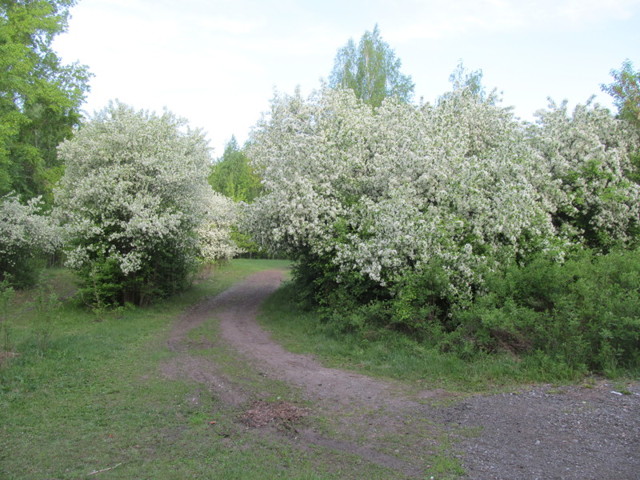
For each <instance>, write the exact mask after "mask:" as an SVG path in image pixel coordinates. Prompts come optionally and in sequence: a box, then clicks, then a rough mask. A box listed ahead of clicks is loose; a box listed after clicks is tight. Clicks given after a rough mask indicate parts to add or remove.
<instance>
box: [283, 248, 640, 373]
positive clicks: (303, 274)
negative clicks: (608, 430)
mask: <svg viewBox="0 0 640 480" xmlns="http://www.w3.org/2000/svg"><path fill="white" fill-rule="evenodd" d="M321 265H322V263H321V262H317V263H315V264H311V265H310V264H305V265H304V266H301V265H300V264H299V265H298V266H297V268H296V270H295V279H296V280H297V282H298V283H297V284H296V292H297V298H301V297H302V298H303V299H305V300H307V301H308V300H309V299H310V298H311V299H313V300H315V302H316V304H317V305H319V312H320V313H321V315H322V318H323V325H324V326H323V328H324V329H325V330H327V331H328V332H334V333H335V334H340V332H344V333H346V332H350V333H359V334H360V335H361V336H362V337H363V339H366V338H369V337H371V336H372V335H373V336H378V335H379V333H376V332H380V333H381V334H382V335H383V336H384V335H385V334H384V333H383V332H384V331H387V332H388V331H389V329H391V330H395V331H402V332H405V333H407V334H409V335H410V336H411V337H413V338H414V339H415V340H418V341H419V342H421V343H422V344H424V345H426V346H430V347H433V348H437V349H439V350H440V351H441V352H446V353H451V354H455V355H456V356H458V357H459V358H462V359H466V360H470V359H473V358H482V356H484V355H486V354H491V353H496V354H509V355H512V356H514V357H517V358H519V359H521V361H524V362H528V363H529V364H531V365H533V366H536V365H537V367H535V368H538V367H539V368H547V369H548V368H551V369H557V371H558V375H559V378H560V377H563V376H566V375H569V373H567V372H574V373H576V372H577V373H586V372H597V373H607V374H615V373H617V372H620V371H635V370H637V369H640V250H631V251H615V252H611V253H609V254H607V255H599V254H597V253H593V252H591V251H583V252H581V253H579V254H577V255H576V256H575V258H572V259H570V260H568V261H567V262H566V263H564V264H561V263H557V262H555V261H553V260H551V259H549V258H545V257H539V258H536V259H534V260H532V261H531V262H530V263H529V264H528V265H526V266H518V265H512V266H511V267H509V268H507V269H506V270H505V271H502V272H499V273H495V274H492V275H489V276H488V278H487V281H486V285H485V290H484V291H482V292H478V293H477V294H476V297H475V299H474V301H473V302H471V303H465V302H463V301H462V300H461V299H459V298H456V297H455V296H452V295H451V294H450V293H448V291H447V285H448V281H447V273H446V269H444V268H443V267H442V266H441V265H431V266H429V267H428V268H423V269H422V270H421V271H420V272H415V273H413V274H411V275H410V276H407V277H405V278H403V279H402V280H400V281H399V282H398V283H397V284H396V285H395V287H394V291H395V295H394V296H393V297H391V298H389V297H388V296H385V294H384V292H385V291H384V290H383V289H381V288H378V289H377V290H376V289H375V288H372V286H371V285H367V284H366V283H367V282H364V281H363V280H362V279H355V278H345V277H342V282H341V283H340V284H339V285H338V284H335V283H334V284H330V282H329V281H328V280H327V279H329V278H331V275H332V273H329V272H328V270H330V269H327V268H325V269H324V274H325V275H324V276H322V277H319V276H318V271H317V270H318V268H319V267H321ZM320 278H323V279H324V280H323V281H321V280H319V279H320ZM347 292H349V293H347ZM351 292H355V293H354V294H351ZM532 368H533V367H532ZM570 376H571V375H570Z"/></svg>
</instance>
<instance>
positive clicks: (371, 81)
mask: <svg viewBox="0 0 640 480" xmlns="http://www.w3.org/2000/svg"><path fill="white" fill-rule="evenodd" d="M401 66H402V62H401V61H400V59H399V58H396V55H395V52H394V51H393V49H392V48H391V47H390V46H389V44H388V43H386V42H385V41H384V40H382V37H381V36H380V30H379V29H378V25H376V26H375V27H374V29H373V32H369V31H367V32H365V33H364V35H363V36H362V38H361V39H360V43H359V44H358V46H357V47H356V44H355V42H354V41H353V39H349V41H348V42H347V44H346V45H345V46H344V47H342V48H340V49H339V50H338V53H337V55H336V58H335V61H334V65H333V70H332V72H331V76H330V79H329V85H330V86H331V87H332V88H350V89H352V90H353V91H354V92H355V94H356V97H358V98H360V99H362V100H363V101H364V102H365V103H368V104H370V105H372V106H374V107H378V106H380V104H381V103H382V101H383V100H384V99H385V98H386V97H390V96H395V97H397V98H399V99H400V100H402V101H405V102H410V101H411V98H412V95H413V87H414V84H413V81H412V80H411V77H410V76H409V75H404V74H402V73H401V72H400V68H401Z"/></svg>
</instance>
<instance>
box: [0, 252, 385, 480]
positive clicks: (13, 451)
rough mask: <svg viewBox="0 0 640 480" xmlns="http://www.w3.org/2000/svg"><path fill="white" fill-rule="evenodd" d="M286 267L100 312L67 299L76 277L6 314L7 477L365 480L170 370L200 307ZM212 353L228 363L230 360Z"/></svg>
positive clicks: (65, 277)
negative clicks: (173, 347) (255, 425)
mask: <svg viewBox="0 0 640 480" xmlns="http://www.w3.org/2000/svg"><path fill="white" fill-rule="evenodd" d="M285 266H286V262H275V261H255V260H237V261H234V262H232V263H231V264H229V265H226V266H223V267H220V268H218V269H216V270H215V271H214V272H213V274H212V275H211V276H210V277H206V278H204V277H203V278H201V279H200V281H199V282H198V283H197V285H196V286H194V288H193V289H191V290H190V291H189V292H186V293H184V294H183V295H181V296H178V297H175V298H173V299H171V300H167V301H165V302H162V303H159V304H157V305H155V306H153V307H149V308H132V309H120V310H115V311H102V312H97V313H96V312H91V311H88V310H86V309H84V308H82V307H80V306H78V305H77V304H75V303H74V302H73V300H72V299H67V300H59V298H58V297H63V296H64V295H67V294H69V292H70V290H72V285H73V279H72V278H71V277H70V275H69V273H68V272H67V271H65V270H56V271H49V272H48V273H47V275H46V278H45V279H44V281H43V284H41V286H40V290H35V291H31V292H19V293H18V294H16V296H15V298H14V299H13V300H12V302H11V304H10V305H9V306H8V307H7V308H5V309H4V313H3V315H4V316H5V320H4V321H3V324H4V325H5V326H6V327H7V340H6V342H5V343H4V351H5V353H9V352H10V353H11V358H9V356H8V355H7V356H6V357H5V359H4V362H3V364H2V366H0V478H3V479H7V480H11V479H42V478H55V479H78V478H109V479H118V478H122V479H131V478H136V479H182V478H225V479H252V478H260V479H269V478H274V479H275V478H290V479H330V478H357V475H358V474H359V473H360V472H362V467H361V466H358V465H356V464H355V463H354V462H353V461H351V460H349V459H346V460H345V459H342V460H341V461H340V462H338V463H332V464H331V463H330V464H327V463H326V462H324V461H323V460H324V455H326V452H323V451H321V450H317V451H316V450H301V449H300V448H298V447H297V446H296V445H295V443H294V442H293V441H288V440H286V439H284V440H282V439H281V440H279V441H276V440H274V439H273V438H270V437H268V436H261V435H258V434H256V433H255V432H251V431H248V430H247V429H246V428H243V427H242V425H241V424H239V423H238V422H237V419H236V417H237V413H238V412H237V411H235V410H234V409H233V408H231V407H229V406H228V405H225V404H223V403H222V402H221V401H220V400H219V399H217V398H216V397H215V396H213V395H212V394H211V393H210V392H209V391H207V390H206V389H205V388H204V387H203V386H202V385H199V384H197V383H195V382H191V381H189V380H186V379H185V380H168V379H167V378H165V377H163V375H162V374H161V373H160V371H159V365H160V364H161V363H162V362H163V361H165V360H167V359H169V358H171V356H172V355H175V353H174V352H171V351H169V350H168V348H167V347H166V338H167V335H168V332H169V331H170V329H171V326H172V324H173V322H174V321H175V319H176V317H177V316H178V315H179V314H180V313H181V312H182V311H184V310H185V309H186V308H187V307H188V306H189V305H192V304H193V303H195V302H197V301H198V300H199V299H201V298H203V297H204V296H206V295H213V294H215V293H217V292H220V291H222V290H224V289H225V288H227V287H228V286H229V285H231V284H233V283H234V282H236V281H238V280H240V279H242V278H244V277H245V276H247V275H249V274H251V273H254V272H257V271H259V270H263V269H266V268H284V267H285ZM52 293H55V295H53V296H52ZM212 355H214V356H217V357H216V358H217V359H218V360H219V361H224V358H225V356H224V352H222V353H221V352H218V353H215V352H214V353H212ZM228 368H237V367H233V366H230V367H228ZM263 388H267V389H268V388H270V387H269V386H268V385H267V386H263ZM274 392H279V390H277V389H276V390H274ZM210 422H215V423H214V424H212V423H210ZM336 464H337V465H342V466H341V467H340V468H341V469H336V468H335V465H336ZM365 471H366V473H367V475H368V476H369V477H370V478H391V477H390V474H389V472H386V473H385V472H382V471H379V470H376V468H375V467H371V469H369V468H368V467H367V469H365Z"/></svg>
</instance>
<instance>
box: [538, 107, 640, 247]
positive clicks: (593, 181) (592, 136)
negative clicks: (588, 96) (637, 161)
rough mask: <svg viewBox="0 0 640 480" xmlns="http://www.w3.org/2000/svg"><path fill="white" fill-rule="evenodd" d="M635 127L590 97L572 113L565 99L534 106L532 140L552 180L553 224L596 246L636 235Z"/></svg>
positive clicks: (639, 217)
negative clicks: (538, 108)
mask: <svg viewBox="0 0 640 480" xmlns="http://www.w3.org/2000/svg"><path fill="white" fill-rule="evenodd" d="M639 133H640V132H639V131H638V130H637V129H634V128H633V127H632V125H630V124H629V123H627V122H625V121H620V120H617V119H615V118H614V117H612V116H611V114H610V113H609V111H608V110H606V109H604V108H602V107H600V106H598V105H592V104H591V103H587V104H586V105H578V106H577V107H576V108H575V110H574V112H573V114H571V115H569V113H568V112H567V103H566V102H564V103H562V104H560V105H556V104H554V103H551V105H550V108H549V109H548V110H542V111H539V112H538V122H537V124H536V125H535V126H533V127H532V128H531V131H530V136H531V143H532V144H533V145H534V147H535V148H536V149H537V150H538V151H539V152H540V153H541V154H542V161H543V163H544V168H545V169H546V170H547V171H548V172H549V175H550V178H551V179H552V180H553V187H554V189H555V191H554V200H555V211H554V215H553V220H554V224H555V225H556V226H557V227H558V228H559V229H560V230H562V231H563V232H564V233H566V234H567V235H568V236H569V237H571V238H572V239H573V240H574V241H576V242H579V243H581V244H585V245H588V246H590V247H593V248H596V249H600V250H602V249H604V250H606V249H608V248H610V247H612V246H614V245H620V244H622V245H630V244H634V243H635V242H636V241H637V239H638V233H639V231H640V230H639V228H640V223H639V222H640V186H639V185H638V184H637V183H635V182H634V181H632V180H631V179H632V178H633V177H637V175H638V171H637V170H638V167H637V165H634V163H633V154H634V153H635V152H637V151H638V149H639V148H640V137H639Z"/></svg>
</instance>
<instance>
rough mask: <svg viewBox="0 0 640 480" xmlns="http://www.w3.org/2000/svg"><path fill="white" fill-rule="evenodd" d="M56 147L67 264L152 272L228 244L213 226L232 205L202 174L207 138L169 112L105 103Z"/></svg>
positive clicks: (210, 255)
mask: <svg viewBox="0 0 640 480" xmlns="http://www.w3.org/2000/svg"><path fill="white" fill-rule="evenodd" d="M58 151H59V156H60V158H61V159H62V160H63V161H64V162H65V165H66V169H65V174H64V176H63V177H62V179H61V181H60V185H59V186H58V188H57V189H56V192H55V201H56V209H57V210H56V214H57V216H58V217H59V218H60V219H61V222H62V223H63V224H64V226H65V228H66V234H67V239H68V252H67V263H68V265H69V266H71V267H72V268H75V269H78V270H83V269H84V270H87V269H91V268H93V267H92V265H94V266H95V265H104V268H105V269H107V270H109V271H111V270H110V269H111V267H110V265H114V264H115V265H116V266H117V269H118V270H119V272H120V275H123V276H125V277H130V278H133V277H135V276H136V275H146V276H147V277H149V278H157V277H158V275H161V274H160V273H159V272H160V271H165V270H166V271H168V272H174V273H175V272H182V271H183V266H184V265H186V264H189V263H193V262H194V261H195V259H196V258H197V257H200V258H205V259H207V260H214V259H217V258H220V256H226V255H232V254H233V253H234V251H233V250H232V249H231V248H230V247H229V246H228V243H229V242H228V238H227V237H228V232H227V233H225V232H219V231H218V230H219V229H225V230H228V227H229V224H230V223H231V222H232V221H233V215H232V214H231V213H229V212H230V208H229V206H228V204H227V203H226V202H225V201H224V200H223V199H221V198H220V197H219V196H218V195H216V194H215V193H214V192H213V191H212V189H211V187H210V186H209V184H208V183H207V180H206V179H207V175H208V173H209V168H210V164H211V159H210V155H209V148H208V144H207V141H206V139H205V137H204V135H203V134H202V133H201V132H200V131H193V130H190V129H189V128H187V127H186V125H185V123H184V121H183V120H181V119H178V118H176V117H175V116H173V115H172V114H171V113H169V112H165V113H164V114H162V115H156V114H149V113H147V112H144V111H141V112H137V111H134V110H133V109H131V108H130V107H127V106H125V105H122V104H118V103H116V104H112V105H110V107H108V108H107V109H105V110H104V111H103V112H101V113H99V114H98V115H97V116H96V117H95V118H94V119H93V120H92V121H91V122H89V123H88V124H87V125H85V126H84V127H83V128H82V129H80V130H79V131H78V132H77V134H76V135H75V137H74V138H73V139H71V140H68V141H66V142H64V143H63V144H61V145H60V147H59V149H58ZM198 233H200V234H202V237H201V238H199V237H198ZM225 235H226V236H225ZM159 262H164V265H159V264H158V263H159ZM167 262H168V263H167ZM173 263H175V266H172V265H171V264H173ZM101 268H102V267H101ZM162 269H164V270H162ZM154 271H156V273H150V272H154ZM176 274H177V273H176ZM162 275H164V274H162ZM145 281H146V280H145ZM154 281H158V280H154Z"/></svg>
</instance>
